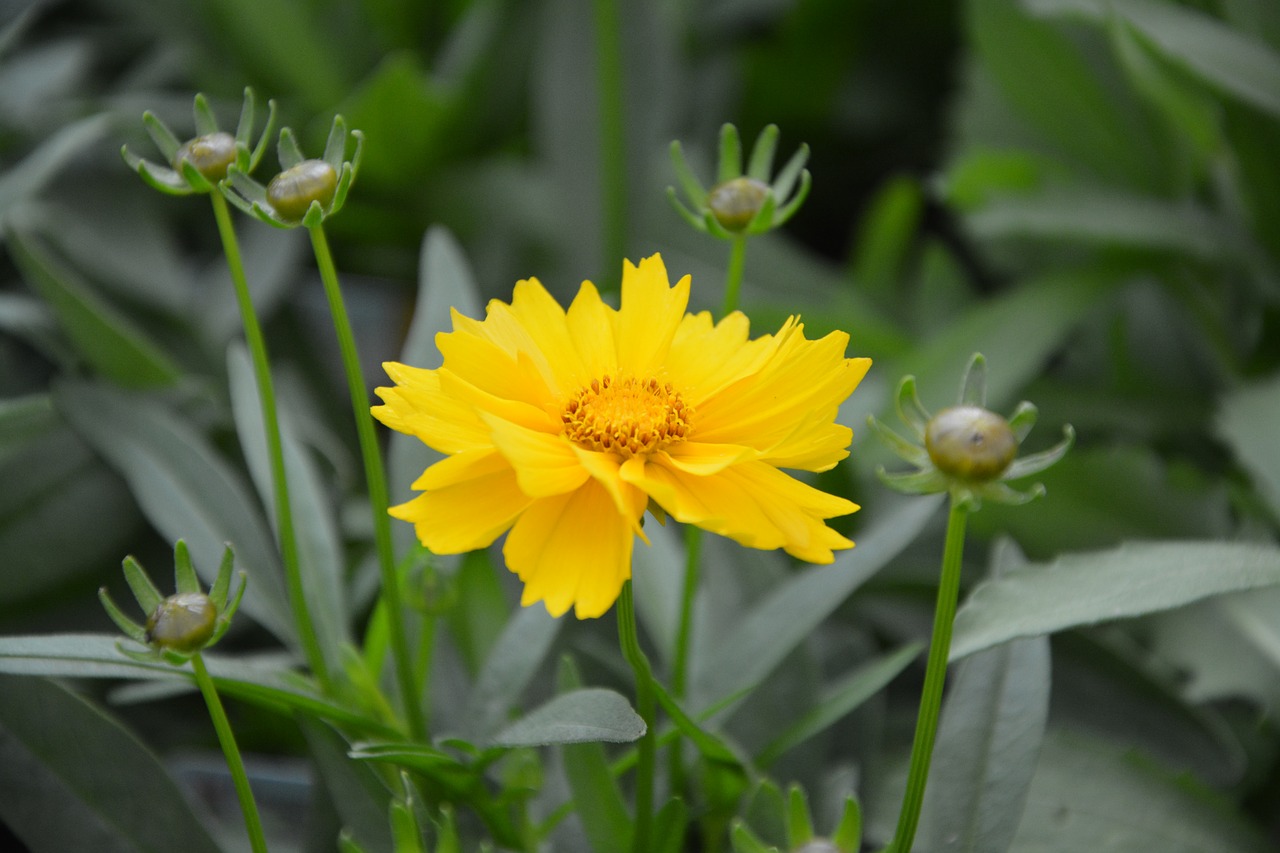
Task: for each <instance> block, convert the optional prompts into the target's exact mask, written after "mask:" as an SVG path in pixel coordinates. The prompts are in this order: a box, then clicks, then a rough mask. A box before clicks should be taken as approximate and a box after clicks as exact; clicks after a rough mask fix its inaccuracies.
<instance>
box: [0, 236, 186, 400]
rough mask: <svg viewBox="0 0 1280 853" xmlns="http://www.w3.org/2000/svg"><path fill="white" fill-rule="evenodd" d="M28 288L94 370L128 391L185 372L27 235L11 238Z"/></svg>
mask: <svg viewBox="0 0 1280 853" xmlns="http://www.w3.org/2000/svg"><path fill="white" fill-rule="evenodd" d="M7 245H8V248H9V252H10V254H11V255H12V257H13V259H14V261H15V262H16V263H17V264H18V267H19V268H20V269H21V270H22V273H23V277H24V278H25V279H26V281H27V283H28V284H30V285H31V287H32V288H33V289H34V290H35V291H36V292H37V293H38V294H40V296H41V297H43V298H44V300H45V301H46V302H48V303H49V305H50V307H51V308H52V309H53V312H54V314H55V315H56V316H57V318H58V322H59V324H60V325H61V326H62V329H63V331H64V332H65V333H66V334H67V337H69V338H70V339H71V341H72V343H73V344H74V345H75V347H76V351H77V352H79V354H80V355H81V357H82V358H84V360H85V361H87V362H88V363H89V364H90V365H91V366H92V367H93V369H94V370H96V371H98V372H99V373H101V374H102V375H104V376H107V377H109V378H110V379H112V380H114V381H115V382H116V383H118V384H120V385H124V386H128V387H143V386H148V385H167V384H170V383H172V382H173V381H174V380H176V379H177V378H178V377H179V376H180V375H181V371H180V370H179V369H178V367H177V366H176V365H175V364H174V363H173V361H171V360H170V358H169V357H168V356H167V355H165V354H164V352H162V351H161V350H160V349H159V348H158V347H157V346H156V345H155V344H154V343H152V342H151V341H150V340H149V339H148V338H147V337H146V335H145V334H144V333H143V332H142V331H141V330H140V329H138V328H137V327H136V326H135V325H134V324H133V322H132V321H131V320H129V318H127V317H126V316H124V315H123V314H121V313H120V312H118V311H117V310H116V309H115V308H113V307H112V306H111V305H110V304H108V303H107V302H105V301H104V300H102V299H101V298H100V297H99V296H98V295H97V294H96V293H94V291H93V289H92V288H91V287H90V286H89V284H88V283H87V282H86V281H84V280H83V279H82V278H81V277H80V276H79V275H78V274H76V273H75V272H73V271H72V270H71V269H70V268H69V267H67V266H65V265H64V264H62V263H61V262H60V261H58V260H57V259H55V258H54V256H53V255H52V254H50V253H49V252H48V251H47V250H46V249H44V248H43V247H42V246H41V245H40V244H39V242H38V241H37V240H36V239H35V238H34V237H33V236H32V235H29V234H25V233H24V232H22V231H21V230H18V229H13V230H11V231H10V232H9V234H8V235H7Z"/></svg>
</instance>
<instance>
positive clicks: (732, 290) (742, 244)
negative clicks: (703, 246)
mask: <svg viewBox="0 0 1280 853" xmlns="http://www.w3.org/2000/svg"><path fill="white" fill-rule="evenodd" d="M746 263H747V235H746V234H737V235H735V236H734V238H733V243H732V248H731V249H730V251H729V271H728V272H727V273H726V274H725V278H724V310H723V311H721V312H720V316H722V317H726V316H728V315H729V314H731V313H732V312H734V311H736V310H738V294H739V293H740V292H741V291H742V270H743V268H744V267H745V266H746Z"/></svg>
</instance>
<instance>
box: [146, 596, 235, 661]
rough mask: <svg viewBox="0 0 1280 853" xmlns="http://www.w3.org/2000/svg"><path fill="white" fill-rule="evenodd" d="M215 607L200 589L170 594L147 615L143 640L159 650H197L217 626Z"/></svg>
mask: <svg viewBox="0 0 1280 853" xmlns="http://www.w3.org/2000/svg"><path fill="white" fill-rule="evenodd" d="M217 621H218V608H217V606H216V605H215V604H214V603H213V602H212V601H211V600H210V599H209V596H207V595H205V594H204V593H202V592H180V593H178V594H177V595H171V596H169V597H168V598H166V599H165V600H164V601H162V602H160V604H159V606H157V607H156V609H155V610H154V611H152V613H151V615H150V616H149V617H147V634H146V640H147V642H148V643H150V644H151V645H153V646H156V647H157V648H160V649H170V650H173V651H177V652H183V653H189V652H195V651H199V650H200V649H201V648H203V647H204V644H205V643H206V642H208V640H209V638H210V637H212V636H213V631H214V628H216V627H217Z"/></svg>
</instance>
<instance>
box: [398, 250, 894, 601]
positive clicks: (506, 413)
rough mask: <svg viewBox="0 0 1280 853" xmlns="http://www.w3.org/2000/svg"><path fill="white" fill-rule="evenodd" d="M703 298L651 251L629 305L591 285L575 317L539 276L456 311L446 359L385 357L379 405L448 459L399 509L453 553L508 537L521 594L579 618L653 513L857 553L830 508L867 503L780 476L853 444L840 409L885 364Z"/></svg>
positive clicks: (616, 582)
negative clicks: (704, 307)
mask: <svg viewBox="0 0 1280 853" xmlns="http://www.w3.org/2000/svg"><path fill="white" fill-rule="evenodd" d="M688 299H689V277H688V276H685V277H684V278H683V279H681V280H680V281H679V283H677V284H676V285H675V286H674V287H672V286H671V284H670V283H669V279H668V278H667V270H666V267H665V266H664V265H663V263H662V258H661V257H659V256H657V255H654V256H653V257H651V258H648V259H646V260H644V261H641V263H640V265H639V266H638V267H637V266H633V265H631V264H630V263H627V264H626V265H625V266H624V269H623V277H622V307H621V308H620V309H616V310H615V309H614V308H612V307H610V306H609V305H606V304H605V303H604V302H603V301H602V300H601V298H600V294H599V293H598V292H597V290H596V288H595V286H594V285H592V284H591V282H584V283H583V284H582V287H581V289H580V290H579V291H578V295H577V298H575V299H574V300H573V303H572V304H571V305H570V306H569V309H568V311H566V310H565V309H564V308H562V307H561V306H560V305H559V304H558V303H557V302H556V301H555V300H554V299H553V298H552V297H551V295H550V294H548V293H547V291H546V290H545V289H544V288H543V286H542V285H541V284H540V283H539V282H538V281H537V280H536V279H529V280H527V281H522V282H520V283H519V284H517V285H516V288H515V293H514V295H513V297H512V300H511V303H510V304H507V303H504V302H500V301H497V300H494V301H493V302H490V303H489V306H488V310H487V312H486V316H485V319H484V320H483V321H481V320H474V319H471V318H468V317H464V316H462V315H461V314H458V313H457V312H454V315H453V331H452V332H449V333H443V334H440V335H438V336H437V338H436V343H437V345H438V346H439V347H440V351H441V353H442V354H443V356H444V363H443V365H442V366H441V367H440V368H439V369H436V370H423V369H420V368H414V367H409V366H406V365H403V364H396V363H388V364H386V365H385V367H386V369H387V373H388V374H389V375H390V376H391V378H392V379H393V380H394V381H395V382H396V386H395V387H393V388H379V389H378V394H379V396H380V397H381V398H382V400H383V402H384V405H381V406H376V407H374V409H373V414H374V416H375V417H377V418H378V419H379V420H380V421H382V422H383V423H384V424H386V425H387V426H389V427H391V428H392V429H395V430H398V431H400V432H404V433H407V434H410V435H414V436H417V437H418V438H420V439H421V440H422V441H424V442H426V443H427V444H428V445H430V446H431V447H433V448H435V449H436V450H439V451H441V452H443V453H446V454H448V456H447V457H446V458H445V459H443V460H441V461H440V462H438V463H436V464H435V465H433V466H431V467H430V468H428V469H427V470H426V472H425V473H424V474H423V475H422V476H421V477H420V478H419V479H418V480H417V482H415V483H414V488H416V489H421V490H422V491H423V494H421V495H419V496H418V497H416V498H414V499H413V500H411V501H409V502H408V503H405V504H402V505H400V506H397V507H393V508H392V509H391V514H392V515H394V516H395V517H397V518H400V519H404V520H405V521H410V522H412V523H413V524H414V526H415V529H416V531H417V534H418V537H419V539H421V540H422V542H423V544H425V545H426V546H427V547H428V548H430V549H431V550H432V551H434V552H436V553H440V554H453V553H460V552H464V551H469V550H472V549H475V548H483V547H485V546H487V545H489V544H491V543H492V542H493V541H494V540H495V539H497V538H498V537H499V536H501V535H502V534H503V533H504V532H506V531H508V530H509V531H510V533H509V535H508V536H507V540H506V543H505V546H504V548H503V554H504V556H505V558H506V562H507V566H508V567H509V568H510V569H511V570H512V571H514V572H515V573H516V574H517V575H519V576H520V579H521V580H522V581H524V584H525V587H524V595H523V599H522V602H521V603H522V604H524V605H528V604H532V603H533V602H537V601H542V602H544V603H545V605H546V608H547V610H548V611H549V612H550V613H551V614H552V615H553V616H559V615H561V614H563V613H564V612H565V611H567V610H568V609H569V608H570V607H573V608H574V610H575V613H576V614H577V616H578V617H579V618H592V617H596V616H600V615H601V614H603V613H604V612H606V611H607V610H608V609H609V607H610V606H611V605H612V604H613V602H614V601H615V600H616V599H617V597H618V595H619V592H620V591H621V589H622V585H623V583H624V582H625V581H626V580H627V579H628V578H629V577H630V575H631V549H632V545H633V543H634V539H635V537H636V536H639V537H640V538H641V539H645V534H644V531H643V529H642V528H641V519H642V517H643V515H644V512H645V509H646V508H652V509H653V510H654V512H655V514H656V515H657V516H658V517H659V518H661V517H662V516H663V514H665V515H670V516H671V517H673V518H675V519H677V520H678V521H681V522H685V523H688V524H696V525H698V526H699V527H702V528H705V529H706V530H710V531H712V532H714V533H719V534H721V535H722V536H727V537H730V538H732V539H734V540H736V541H738V542H739V543H741V544H743V545H747V546H749V547H752V548H763V549H774V548H783V549H785V550H786V551H787V552H788V553H789V554H792V555H794V556H796V557H799V558H800V559H803V560H808V561H809V562H814V563H829V562H831V561H832V559H833V555H832V551H833V550H834V549H838V548H849V547H852V545H853V543H852V542H850V541H849V540H848V539H846V538H845V537H843V536H841V535H840V534H839V533H836V532H835V531H834V530H832V529H831V528H829V527H828V526H827V525H826V524H825V523H824V520H825V519H828V518H832V517H835V516H840V515H846V514H848V513H851V512H854V511H855V510H857V509H858V507H857V505H856V504H854V503H851V502H850V501H847V500H845V499H844V498H840V497H836V496H834V495H829V494H826V493H825V492H822V491H819V490H818V489H815V488H813V487H811V486H808V485H806V484H805V483H802V482H800V481H799V480H796V479H794V478H793V477H791V476H790V475H788V474H786V473H784V472H783V471H782V470H780V469H783V468H792V469H801V470H807V471H825V470H827V469H829V468H832V467H833V466H835V465H836V463H838V462H839V461H840V460H841V459H843V458H844V457H845V456H847V455H848V449H847V448H848V446H849V442H850V440H851V439H852V431H851V430H849V428H847V427H844V426H841V425H840V424H837V423H835V416H836V410H837V408H838V407H839V405H840V403H841V402H842V401H843V400H844V399H845V398H846V397H848V396H849V394H850V393H852V392H853V389H854V388H855V387H857V385H858V382H859V381H861V379H862V377H863V375H865V374H866V372H867V368H868V367H870V365H871V361H870V359H866V358H846V357H845V347H846V345H847V344H848V341H849V338H848V335H846V334H844V333H843V332H833V333H831V334H829V335H827V336H826V337H824V338H821V339H819V340H807V339H806V338H805V337H804V327H803V326H802V325H801V324H800V323H799V321H798V320H797V319H796V318H791V319H789V320H788V321H787V322H786V323H785V324H784V325H783V327H782V329H781V330H779V331H778V333H777V334H773V335H765V336H763V337H760V338H756V339H754V340H750V339H749V338H748V321H747V318H746V317H745V316H744V315H743V314H741V313H738V312H734V313H732V314H730V315H729V316H728V317H726V318H725V319H723V320H721V321H720V322H719V323H713V322H712V320H711V315H710V314H709V313H708V312H702V313H699V314H687V313H686V312H685V308H686V306H687V304H688Z"/></svg>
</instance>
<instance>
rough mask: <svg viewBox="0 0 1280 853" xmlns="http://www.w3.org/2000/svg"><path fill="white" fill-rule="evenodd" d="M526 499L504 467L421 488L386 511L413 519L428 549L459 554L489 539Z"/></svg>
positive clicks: (508, 522)
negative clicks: (479, 474)
mask: <svg viewBox="0 0 1280 853" xmlns="http://www.w3.org/2000/svg"><path fill="white" fill-rule="evenodd" d="M532 501H533V499H532V498H530V497H529V496H528V495H526V494H525V493H524V492H522V491H520V487H519V485H518V484H517V483H516V475H515V472H514V471H512V470H511V469H510V468H505V467H504V468H503V469H501V470H499V471H495V472H493V473H489V474H485V475H483V476H480V477H474V478H472V479H469V480H463V481H461V482H458V483H455V484H454V485H451V486H446V487H445V488H442V489H435V490H433V491H429V492H425V493H423V494H421V495H418V497H416V498H414V499H413V500H411V501H409V502H408V503H403V504H400V505H399V506H393V507H392V508H391V509H390V513H391V515H392V516H393V517H395V518H399V519H403V520H404V521H410V522H413V526H414V530H415V531H416V532H417V534H418V539H419V540H421V542H422V544H423V545H426V546H427V547H428V548H430V549H431V550H432V551H433V552H435V553H437V554H461V553H464V552H466V551H473V550H475V549H476V548H484V547H486V546H488V545H490V544H492V543H493V540H495V539H497V538H498V537H499V536H501V535H502V533H503V531H505V530H506V529H507V528H509V527H510V526H511V525H512V523H513V522H514V521H515V520H516V516H518V515H520V513H521V512H523V511H524V509H525V508H526V507H527V506H529V504H530V503H531V502H532Z"/></svg>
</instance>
